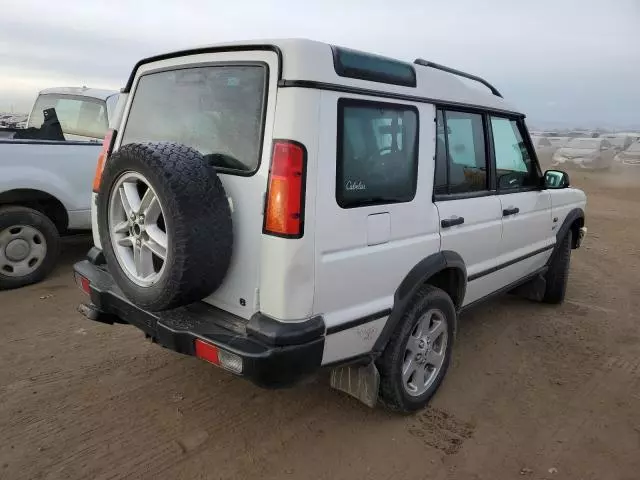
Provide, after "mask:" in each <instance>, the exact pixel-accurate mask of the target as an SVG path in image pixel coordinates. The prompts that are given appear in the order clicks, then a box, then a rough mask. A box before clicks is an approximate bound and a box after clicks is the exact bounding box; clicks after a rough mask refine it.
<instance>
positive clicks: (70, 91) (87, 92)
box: [40, 87, 118, 100]
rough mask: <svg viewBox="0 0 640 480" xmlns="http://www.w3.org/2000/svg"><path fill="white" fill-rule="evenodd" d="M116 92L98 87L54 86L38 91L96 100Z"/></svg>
mask: <svg viewBox="0 0 640 480" xmlns="http://www.w3.org/2000/svg"><path fill="white" fill-rule="evenodd" d="M117 93H118V92H117V91H115V90H103V89H100V88H87V87H54V88H47V89H45V90H42V91H40V95H50V94H57V95H77V96H80V97H90V98H96V99H98V100H106V99H107V98H109V97H111V96H112V95H115V94H117Z"/></svg>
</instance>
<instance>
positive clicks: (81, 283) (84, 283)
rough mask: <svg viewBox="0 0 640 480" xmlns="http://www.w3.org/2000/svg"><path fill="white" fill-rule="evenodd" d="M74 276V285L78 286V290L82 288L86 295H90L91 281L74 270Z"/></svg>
mask: <svg viewBox="0 0 640 480" xmlns="http://www.w3.org/2000/svg"><path fill="white" fill-rule="evenodd" d="M74 277H75V280H76V285H78V287H80V290H82V291H83V292H84V293H86V294H87V295H91V283H90V282H89V279H88V278H85V277H83V276H82V275H80V274H79V273H77V272H74Z"/></svg>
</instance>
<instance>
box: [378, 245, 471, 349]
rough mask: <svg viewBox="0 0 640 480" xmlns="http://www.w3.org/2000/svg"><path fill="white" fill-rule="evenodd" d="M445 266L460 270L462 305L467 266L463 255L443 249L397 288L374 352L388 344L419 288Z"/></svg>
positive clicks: (413, 271)
mask: <svg viewBox="0 0 640 480" xmlns="http://www.w3.org/2000/svg"><path fill="white" fill-rule="evenodd" d="M445 268H453V269H455V270H457V271H458V272H459V279H458V280H459V281H458V282H457V285H458V292H457V298H458V299H459V301H458V303H459V305H456V307H457V308H459V307H460V305H462V301H463V299H464V296H465V292H466V289H467V267H466V265H465V263H464V260H463V259H462V257H461V256H460V255H459V254H458V253H456V252H453V251H450V250H443V251H441V252H438V253H434V254H432V255H429V256H428V257H426V258H423V259H422V260H421V261H420V262H418V263H417V264H416V265H415V266H414V267H413V268H412V269H411V270H410V271H409V273H408V274H407V275H406V276H405V277H404V279H403V280H402V282H400V285H399V286H398V288H397V289H396V291H395V294H394V297H393V308H392V309H391V314H390V315H389V318H388V319H387V323H386V324H385V326H384V328H383V329H382V332H381V333H380V336H379V337H378V339H377V340H376V343H375V345H374V346H373V351H374V352H376V353H380V352H382V351H383V350H384V348H385V347H386V346H387V343H388V342H389V339H390V338H391V336H392V335H393V332H394V331H395V329H396V326H397V325H398V323H400V320H401V318H402V315H403V314H404V312H405V310H406V308H407V306H408V305H409V303H410V302H411V300H413V297H414V296H415V294H416V292H417V291H418V289H419V288H420V287H421V286H422V285H424V284H425V283H427V281H428V280H429V278H431V277H433V276H434V275H436V274H437V273H439V272H441V271H442V270H444V269H445ZM456 323H457V318H456ZM456 330H457V325H454V331H456Z"/></svg>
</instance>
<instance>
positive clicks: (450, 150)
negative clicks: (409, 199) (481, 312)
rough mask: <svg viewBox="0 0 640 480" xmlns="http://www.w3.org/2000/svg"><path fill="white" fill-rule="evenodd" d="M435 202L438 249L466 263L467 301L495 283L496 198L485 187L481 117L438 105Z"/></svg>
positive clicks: (485, 145)
mask: <svg viewBox="0 0 640 480" xmlns="http://www.w3.org/2000/svg"><path fill="white" fill-rule="evenodd" d="M436 124H437V132H438V134H437V137H436V142H437V146H436V150H437V155H436V178H435V185H434V198H435V204H436V206H437V208H438V213H439V216H440V234H441V239H442V245H441V248H442V250H451V251H453V252H456V253H457V254H459V255H460V256H461V257H462V259H463V260H464V263H465V265H466V267H467V278H468V283H467V291H466V295H465V298H464V303H463V305H468V304H470V303H472V302H474V301H476V300H478V299H480V298H482V297H484V296H486V295H488V294H490V293H491V292H493V291H495V290H498V289H499V288H500V287H501V285H500V283H499V277H498V275H497V273H496V265H497V261H496V257H497V255H498V252H499V248H500V240H501V235H502V215H501V208H500V199H499V198H498V197H497V196H496V195H495V193H496V192H495V190H494V189H493V188H492V185H491V181H490V178H491V175H490V162H489V161H488V158H489V154H488V152H489V149H488V142H487V137H486V117H485V116H484V115H482V114H480V113H474V112H467V111H463V110H447V109H439V110H438V113H437V117H436Z"/></svg>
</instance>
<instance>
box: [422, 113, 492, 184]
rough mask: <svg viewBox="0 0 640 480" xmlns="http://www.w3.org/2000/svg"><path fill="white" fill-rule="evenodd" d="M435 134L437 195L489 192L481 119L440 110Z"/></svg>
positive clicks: (476, 116)
mask: <svg viewBox="0 0 640 480" xmlns="http://www.w3.org/2000/svg"><path fill="white" fill-rule="evenodd" d="M436 130H437V132H436V168H435V182H434V192H435V194H447V193H449V194H456V193H471V192H481V191H485V190H487V189H488V185H487V178H488V177H487V155H486V150H485V142H484V126H483V121H482V115H480V114H477V113H467V112H457V111H447V110H445V111H441V110H439V111H438V113H437V116H436Z"/></svg>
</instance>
